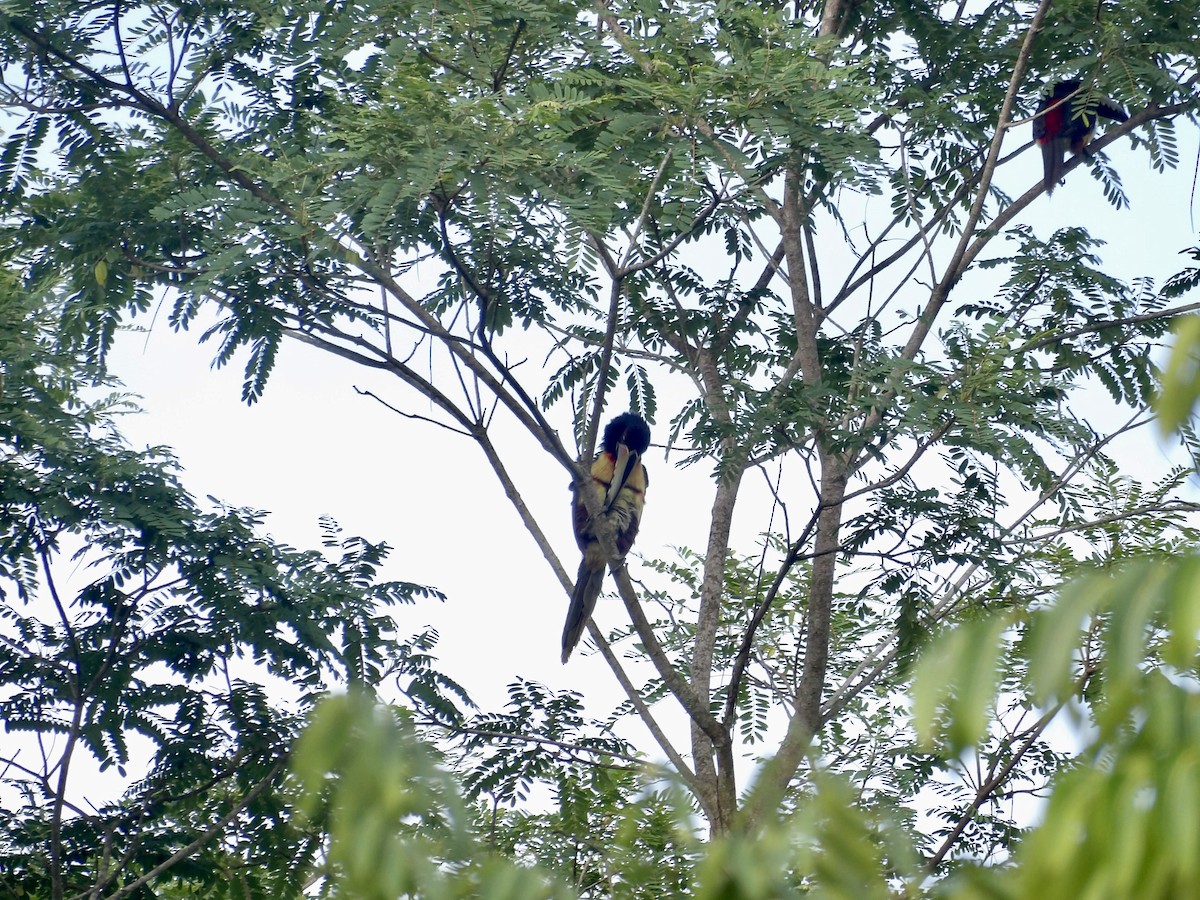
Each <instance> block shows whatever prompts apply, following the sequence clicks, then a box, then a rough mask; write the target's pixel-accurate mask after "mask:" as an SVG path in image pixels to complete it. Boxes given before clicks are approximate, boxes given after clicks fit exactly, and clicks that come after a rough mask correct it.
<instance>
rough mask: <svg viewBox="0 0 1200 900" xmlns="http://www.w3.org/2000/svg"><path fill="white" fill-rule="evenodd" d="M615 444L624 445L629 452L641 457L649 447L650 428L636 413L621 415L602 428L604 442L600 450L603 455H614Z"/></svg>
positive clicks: (615, 450)
mask: <svg viewBox="0 0 1200 900" xmlns="http://www.w3.org/2000/svg"><path fill="white" fill-rule="evenodd" d="M617 444H624V445H625V446H626V447H628V448H629V450H630V452H632V453H636V454H637V455H638V456H641V455H642V454H643V453H645V452H646V450H648V449H649V447H650V426H649V425H647V424H646V420H645V419H643V418H642V417H641V416H639V415H637V414H636V413H631V412H627V413H621V415H619V416H617V417H616V418H615V419H613V420H612V421H611V422H609V423H608V424H607V425H606V426H604V440H603V441H602V442H601V444H600V448H601V449H602V450H604V452H605V453H612V454H614V455H615V454H616V452H617Z"/></svg>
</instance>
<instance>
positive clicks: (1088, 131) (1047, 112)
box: [1033, 79, 1129, 194]
mask: <svg viewBox="0 0 1200 900" xmlns="http://www.w3.org/2000/svg"><path fill="white" fill-rule="evenodd" d="M1101 116H1103V117H1104V118H1106V119H1112V120H1113V121H1114V122H1124V121H1125V120H1126V119H1128V118H1129V116H1128V115H1126V114H1125V110H1123V109H1121V107H1119V106H1117V105H1116V104H1115V103H1113V102H1112V101H1111V100H1109V99H1107V98H1105V97H1097V96H1095V95H1094V94H1089V93H1088V91H1087V90H1083V89H1081V86H1080V83H1079V82H1078V81H1076V80H1075V79H1069V80H1067V81H1060V82H1058V84H1056V85H1054V87H1053V89H1052V90H1051V91H1050V93H1049V94H1046V95H1044V96H1043V97H1042V101H1041V103H1039V104H1038V108H1037V114H1036V118H1035V119H1034V120H1033V137H1034V140H1036V141H1037V142H1038V145H1039V146H1040V147H1041V148H1042V167H1043V172H1044V176H1043V177H1044V182H1043V183H1044V184H1045V186H1046V193H1047V194H1049V193H1051V192H1052V191H1053V190H1054V189H1055V188H1056V187H1057V186H1058V183H1059V182H1060V181H1062V177H1063V160H1064V158H1065V156H1066V153H1067V149H1068V148H1070V150H1071V152H1072V153H1074V154H1075V155H1076V156H1078V155H1079V154H1080V153H1082V152H1083V148H1084V147H1086V146H1087V143H1088V141H1090V140H1091V139H1092V135H1093V134H1094V133H1095V131H1096V123H1097V122H1098V121H1099V119H1100V117H1101Z"/></svg>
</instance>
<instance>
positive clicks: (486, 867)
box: [295, 691, 570, 900]
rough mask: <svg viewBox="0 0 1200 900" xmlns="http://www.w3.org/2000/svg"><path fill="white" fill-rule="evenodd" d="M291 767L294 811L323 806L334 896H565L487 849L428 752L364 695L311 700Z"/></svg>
mask: <svg viewBox="0 0 1200 900" xmlns="http://www.w3.org/2000/svg"><path fill="white" fill-rule="evenodd" d="M295 771H296V775H297V777H298V779H299V781H300V787H301V792H302V800H301V803H300V809H301V810H302V811H305V812H307V813H308V814H309V815H312V814H313V813H314V812H315V811H316V810H317V809H318V807H321V808H324V807H328V813H327V815H328V818H329V829H330V835H331V843H330V849H329V857H328V862H327V864H326V868H325V872H324V874H325V877H326V878H327V879H328V880H329V885H328V886H327V889H328V890H330V891H332V893H333V895H334V896H341V897H353V898H356V900H392V898H395V897H400V896H407V895H412V896H419V897H427V898H430V900H443V898H452V897H495V898H498V900H507V898H512V900H524V898H529V900H537V898H543V897H568V896H570V895H569V893H568V892H566V891H565V890H563V889H562V888H561V887H557V886H555V885H554V884H553V883H552V882H551V881H550V880H549V879H547V878H545V877H544V876H543V875H541V874H540V873H538V872H535V871H533V870H530V869H524V868H521V867H518V866H517V865H515V864H514V863H513V862H511V861H509V860H506V859H504V858H503V857H497V856H490V855H487V854H485V853H484V852H483V851H482V849H481V848H479V847H478V846H477V845H476V844H475V841H474V836H473V835H472V833H471V830H470V824H471V822H470V817H469V816H468V812H467V807H466V805H465V804H464V803H463V801H462V798H461V796H460V795H459V793H458V789H457V787H456V785H455V783H454V781H453V779H451V778H450V776H449V775H448V774H447V773H446V772H445V771H444V770H442V769H440V768H439V767H438V765H437V756H436V754H435V753H434V751H432V750H431V749H430V748H429V747H428V746H426V745H425V744H423V743H421V742H420V741H419V740H418V739H417V737H416V734H415V732H414V731H413V729H412V727H411V726H409V725H407V724H406V723H405V721H404V719H400V720H397V719H396V718H395V716H394V714H393V713H392V712H391V711H390V710H388V709H386V708H384V707H379V706H377V705H376V704H375V702H374V700H373V698H372V697H370V696H369V695H367V694H364V693H362V692H358V691H355V692H352V693H350V694H348V695H343V696H340V697H333V698H330V699H328V700H326V701H324V702H323V703H322V704H321V705H320V706H319V707H318V708H317V710H316V713H315V715H314V716H313V720H312V723H311V725H310V726H309V727H308V729H307V730H306V731H305V733H304V736H303V739H302V740H301V741H300V742H299V744H298V745H297V746H296V762H295ZM330 775H332V776H333V780H332V781H328V780H327V779H328V777H329V776H330Z"/></svg>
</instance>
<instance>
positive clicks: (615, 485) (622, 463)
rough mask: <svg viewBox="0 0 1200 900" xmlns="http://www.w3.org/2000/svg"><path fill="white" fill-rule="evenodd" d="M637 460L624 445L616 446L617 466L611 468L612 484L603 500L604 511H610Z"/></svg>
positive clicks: (635, 455) (636, 456) (634, 454)
mask: <svg viewBox="0 0 1200 900" xmlns="http://www.w3.org/2000/svg"><path fill="white" fill-rule="evenodd" d="M637 458H638V455H637V454H636V453H630V452H629V448H628V447H626V446H625V444H624V443H620V444H617V464H616V466H615V467H614V468H613V476H612V483H611V484H609V486H608V494H607V495H606V496H605V498H604V508H605V509H612V505H613V503H614V502H615V501H616V499H617V494H619V493H621V488H622V487H624V485H625V479H626V478H628V477H629V473H630V471H631V470H632V469H633V467H634V465H636V464H637Z"/></svg>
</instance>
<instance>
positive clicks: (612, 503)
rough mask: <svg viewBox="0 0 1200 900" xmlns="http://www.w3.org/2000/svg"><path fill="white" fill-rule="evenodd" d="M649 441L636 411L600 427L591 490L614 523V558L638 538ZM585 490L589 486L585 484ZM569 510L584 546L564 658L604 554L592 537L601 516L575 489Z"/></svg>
mask: <svg viewBox="0 0 1200 900" xmlns="http://www.w3.org/2000/svg"><path fill="white" fill-rule="evenodd" d="M649 446H650V426H649V425H647V424H646V420H645V419H643V418H642V417H641V416H639V415H635V414H634V413H622V414H621V415H619V416H617V417H616V418H615V419H613V420H612V421H611V422H609V423H608V425H606V426H605V428H604V437H603V439H602V440H601V441H600V452H599V453H598V454H597V455H596V460H595V462H593V463H592V482H591V490H593V491H595V496H596V499H597V500H598V501H599V502H600V508H601V511H600V515H601V516H603V517H604V518H605V520H606V524H609V525H611V526H612V529H613V535H614V538H615V540H616V545H617V553H618V555H619V556H618V558H619V557H624V556H625V554H626V553H628V552H629V548H630V547H632V546H633V539H634V538H636V537H637V532H638V523H639V522H641V520H642V504H643V502H644V501H645V497H646V485H647V484H649V482H650V479H649V477H648V476H647V475H646V467H645V466H644V465H643V464H642V456H643V454H645V452H646V450H647V448H648V447H649ZM584 490H587V488H584ZM572 514H573V516H574V525H575V541H576V543H578V544H579V549H580V550H582V551H583V559H582V560H581V561H580V563H579V574H578V575H576V576H575V591H574V593H572V594H571V608H570V609H569V610H568V611H567V622H566V624H565V625H564V626H563V635H562V661H563V662H564V663H565V662H566V661H567V659H568V658H569V657H570V656H571V651H572V650H574V649H575V645H576V644H578V643H579V639H580V637H582V636H583V629H584V627H585V626H586V625H587V621H588V619H590V618H591V617H592V611H593V610H594V609H595V608H596V599H597V598H598V597H599V596H600V588H601V587H603V585H604V568H605V566H606V565H608V555H607V554H606V553H605V552H604V550H603V549H601V547H600V543H599V540H598V539H597V537H596V534H597V530H598V526H599V525H600V521H599V520H598V519H594V518H592V517H591V516H590V515H588V511H587V506H586V505H585V504H584V501H583V498H582V497H581V496H579V494H578V492H577V493H576V496H575V501H574V503H573V508H572Z"/></svg>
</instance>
